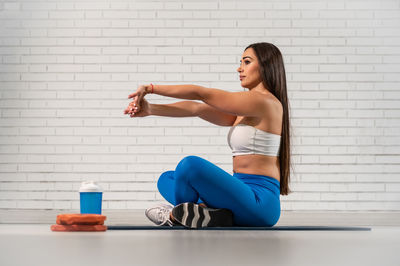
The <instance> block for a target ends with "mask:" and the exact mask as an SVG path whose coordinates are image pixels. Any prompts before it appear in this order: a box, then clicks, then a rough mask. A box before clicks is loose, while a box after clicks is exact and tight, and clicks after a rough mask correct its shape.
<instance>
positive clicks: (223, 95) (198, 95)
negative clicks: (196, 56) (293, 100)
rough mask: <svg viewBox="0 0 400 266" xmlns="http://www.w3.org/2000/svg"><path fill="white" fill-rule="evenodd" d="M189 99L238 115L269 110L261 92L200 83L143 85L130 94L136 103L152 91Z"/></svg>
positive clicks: (259, 113) (257, 113)
mask: <svg viewBox="0 0 400 266" xmlns="http://www.w3.org/2000/svg"><path fill="white" fill-rule="evenodd" d="M152 91H153V93H155V94H158V95H163V96H168V97H174V98H180V99H188V100H201V101H203V102H204V103H206V104H208V105H210V106H212V107H214V108H216V109H218V110H219V111H222V112H226V113H229V114H232V115H236V116H263V115H264V114H265V112H266V111H267V104H268V103H267V100H266V99H265V97H263V95H262V94H261V93H259V92H254V91H246V92H228V91H224V90H220V89H214V88H206V87H203V86H198V85H190V84H188V85H153V87H152V86H151V85H142V86H140V87H139V88H138V90H137V91H136V92H134V93H132V94H130V95H129V97H128V98H132V97H135V98H136V99H135V104H136V106H137V105H138V102H140V100H141V99H142V98H143V97H144V95H145V94H148V93H151V92H152Z"/></svg>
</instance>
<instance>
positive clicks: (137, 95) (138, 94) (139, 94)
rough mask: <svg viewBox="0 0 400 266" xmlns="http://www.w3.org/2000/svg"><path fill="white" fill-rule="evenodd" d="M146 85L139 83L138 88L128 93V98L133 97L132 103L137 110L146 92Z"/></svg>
mask: <svg viewBox="0 0 400 266" xmlns="http://www.w3.org/2000/svg"><path fill="white" fill-rule="evenodd" d="M147 87H148V85H140V86H139V87H138V89H137V90H136V91H135V92H134V93H132V94H129V96H128V99H130V98H133V97H134V99H133V105H134V106H136V107H137V112H139V111H140V108H141V106H139V105H140V104H141V103H142V99H143V97H144V96H145V95H146V94H147V91H146V89H147Z"/></svg>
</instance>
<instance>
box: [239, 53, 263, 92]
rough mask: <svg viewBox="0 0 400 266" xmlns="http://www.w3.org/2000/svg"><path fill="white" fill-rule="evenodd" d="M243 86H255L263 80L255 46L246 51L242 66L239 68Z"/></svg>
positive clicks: (249, 87)
mask: <svg viewBox="0 0 400 266" xmlns="http://www.w3.org/2000/svg"><path fill="white" fill-rule="evenodd" d="M237 71H238V72H239V75H240V79H241V84H240V85H241V86H242V87H243V88H248V89H251V88H254V87H256V86H257V85H258V84H259V83H260V82H261V77H260V73H259V65H258V60H257V56H256V54H255V52H254V49H253V48H248V49H247V50H246V51H244V53H243V55H242V59H241V60H240V67H239V68H238V69H237Z"/></svg>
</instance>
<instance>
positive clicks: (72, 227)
mask: <svg viewBox="0 0 400 266" xmlns="http://www.w3.org/2000/svg"><path fill="white" fill-rule="evenodd" d="M50 228H51V231H61V232H71V231H106V230H107V226H105V225H100V224H97V225H83V224H72V225H61V224H53V225H52V226H51V227H50Z"/></svg>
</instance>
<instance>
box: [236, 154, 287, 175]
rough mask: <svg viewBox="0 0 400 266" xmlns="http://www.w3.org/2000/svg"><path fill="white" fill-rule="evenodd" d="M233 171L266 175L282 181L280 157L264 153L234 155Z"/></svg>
mask: <svg viewBox="0 0 400 266" xmlns="http://www.w3.org/2000/svg"><path fill="white" fill-rule="evenodd" d="M232 158H233V172H234V173H244V174H252V175H266V176H270V177H273V178H275V179H276V180H278V181H280V168H279V157H277V156H267V155H262V154H246V155H238V156H232Z"/></svg>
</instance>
